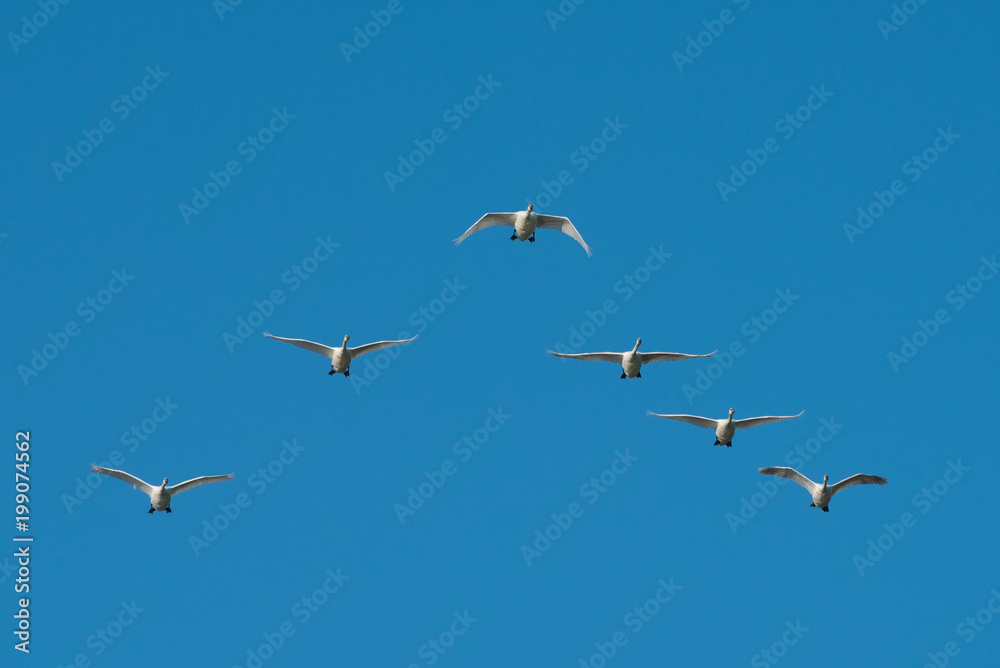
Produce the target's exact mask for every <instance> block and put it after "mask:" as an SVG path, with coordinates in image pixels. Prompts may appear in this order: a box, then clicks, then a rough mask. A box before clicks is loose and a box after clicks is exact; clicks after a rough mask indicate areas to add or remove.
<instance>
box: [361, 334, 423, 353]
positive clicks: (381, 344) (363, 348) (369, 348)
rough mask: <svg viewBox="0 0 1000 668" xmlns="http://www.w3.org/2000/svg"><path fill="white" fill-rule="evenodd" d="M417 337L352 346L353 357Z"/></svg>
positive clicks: (407, 341)
mask: <svg viewBox="0 0 1000 668" xmlns="http://www.w3.org/2000/svg"><path fill="white" fill-rule="evenodd" d="M416 338H417V337H416V336H414V337H413V338H412V339H403V340H402V341H376V342H375V343H366V344H364V345H363V346H358V347H357V348H351V349H350V350H351V357H352V358H354V357H359V356H361V355H364V354H365V353H373V352H375V351H376V350H382V349H383V348H388V347H389V346H398V345H400V344H401V343H409V342H410V341H413V340H415V339H416Z"/></svg>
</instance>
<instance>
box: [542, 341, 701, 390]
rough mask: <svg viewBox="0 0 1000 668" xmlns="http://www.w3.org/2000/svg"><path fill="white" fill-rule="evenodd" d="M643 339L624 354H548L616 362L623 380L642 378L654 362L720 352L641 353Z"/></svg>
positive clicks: (575, 358) (685, 358)
mask: <svg viewBox="0 0 1000 668" xmlns="http://www.w3.org/2000/svg"><path fill="white" fill-rule="evenodd" d="M641 345H642V339H641V338H640V339H636V340H635V347H634V348H632V350H627V351H625V352H623V353H555V352H552V351H551V350H549V351H548V353H549V354H550V355H552V356H554V357H565V358H567V359H571V360H587V361H593V360H597V361H600V362H614V363H615V364H620V365H621V367H622V376H621V377H622V378H628V379H629V380H631V379H632V378H642V373H641V370H642V365H643V364H652V363H654V362H673V361H676V360H688V359H693V358H695V357H711V356H712V355H714V354H715V353H717V352H719V351H717V350H713V351H712V352H710V353H708V354H707V355H687V354H685V353H640V352H639V346H641Z"/></svg>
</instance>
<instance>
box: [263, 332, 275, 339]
mask: <svg viewBox="0 0 1000 668" xmlns="http://www.w3.org/2000/svg"><path fill="white" fill-rule="evenodd" d="M263 334H264V336H266V337H267V338H269V339H273V338H274V337H273V336H271V332H264V333H263Z"/></svg>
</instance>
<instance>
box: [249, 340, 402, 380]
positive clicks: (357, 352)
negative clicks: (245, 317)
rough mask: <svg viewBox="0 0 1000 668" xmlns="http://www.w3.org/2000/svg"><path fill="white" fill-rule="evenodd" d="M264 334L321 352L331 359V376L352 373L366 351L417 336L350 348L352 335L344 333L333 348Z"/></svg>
mask: <svg viewBox="0 0 1000 668" xmlns="http://www.w3.org/2000/svg"><path fill="white" fill-rule="evenodd" d="M264 336H266V337H267V338H269V339H274V340H276V341H284V342H285V343H290V344H292V345H293V346H298V347H299V348H303V349H305V350H311V351H312V352H314V353H319V354H320V355H322V356H323V357H326V358H327V359H329V360H330V373H329V375H330V376H332V375H333V374H335V373H342V374H344V376H345V377H346V376H350V375H351V362H352V361H354V358H356V357H361V356H362V355H364V354H366V353H372V352H375V351H377V350H382V349H383V348H388V347H389V346H398V345H400V344H401V343H409V342H410V341H413V340H414V339H416V338H417V337H416V336H414V337H413V338H412V339H403V340H401V341H376V342H374V343H366V344H364V345H363V346H357V347H355V348H348V347H347V342H348V341H350V340H351V337H350V336H348V335H344V342H343V343H342V344H341V345H340V347H339V348H331V347H330V346H325V345H323V344H322V343H313V342H312V341H306V340H305V339H286V338H282V337H280V336H272V335H271V334H268V333H267V332H264Z"/></svg>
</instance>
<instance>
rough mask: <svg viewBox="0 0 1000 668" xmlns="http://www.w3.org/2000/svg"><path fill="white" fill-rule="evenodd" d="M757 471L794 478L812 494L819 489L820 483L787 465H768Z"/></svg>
mask: <svg viewBox="0 0 1000 668" xmlns="http://www.w3.org/2000/svg"><path fill="white" fill-rule="evenodd" d="M757 472H758V473H761V474H763V475H774V476H778V477H779V478H788V479H789V480H794V481H795V482H796V483H798V484H799V485H802V486H803V487H805V488H806V491H808V492H809V493H810V494H814V493H815V492H816V490H817V489H819V485H817V484H816V483H814V482H813V481H812V480H810V479H809V478H807V477H805V476H804V475H802V474H801V473H799V472H798V471H796V470H795V469H790V468H788V467H787V466H768V467H767V468H763V469H757Z"/></svg>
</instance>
